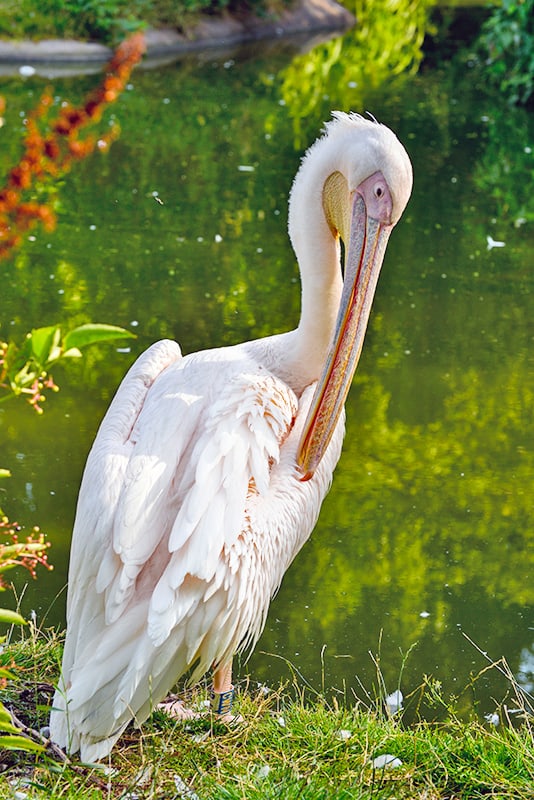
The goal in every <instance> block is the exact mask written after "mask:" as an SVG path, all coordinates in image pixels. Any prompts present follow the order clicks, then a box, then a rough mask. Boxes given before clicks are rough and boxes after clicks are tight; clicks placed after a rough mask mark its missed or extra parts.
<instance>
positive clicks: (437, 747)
mask: <svg viewBox="0 0 534 800" xmlns="http://www.w3.org/2000/svg"><path fill="white" fill-rule="evenodd" d="M60 654H61V643H60V642H59V641H58V638H57V637H56V636H54V635H47V636H43V635H42V634H37V633H36V632H35V631H33V632H31V633H30V635H29V636H27V638H26V639H25V641H23V642H22V643H18V644H14V645H12V646H10V647H9V648H8V649H7V652H4V653H3V655H2V658H3V660H4V662H5V661H6V660H7V659H9V660H10V661H11V660H12V659H13V660H14V661H15V663H16V665H17V676H18V679H17V682H16V683H14V684H12V685H8V686H7V687H6V688H5V690H4V691H3V696H2V699H3V701H4V702H5V703H6V704H11V705H12V707H13V709H14V711H15V714H16V715H17V717H18V718H19V719H20V720H22V722H23V723H24V724H26V725H27V726H29V728H31V729H34V730H36V731H37V730H39V728H40V727H42V726H43V725H44V724H46V720H47V716H48V705H49V703H50V702H51V692H52V686H51V684H52V683H53V681H54V680H55V679H56V677H57V671H58V663H59V660H60ZM205 698H206V690H205V688H202V687H201V688H198V689H195V690H194V691H193V692H192V693H191V694H190V696H189V698H188V702H189V703H190V704H192V705H193V706H195V705H196V706H197V707H199V708H201V707H202V701H203V700H204V699H205ZM519 699H520V698H519ZM238 708H239V711H240V712H241V714H242V715H243V717H244V718H245V720H246V721H245V723H244V724H243V725H239V726H236V727H234V728H227V727H225V726H222V725H220V724H214V723H213V719H212V718H211V717H210V716H209V715H205V716H203V717H202V718H201V719H198V720H195V721H193V722H189V723H183V722H180V723H178V722H174V721H173V720H170V719H168V718H167V717H166V716H165V715H163V714H161V713H155V714H154V715H153V717H152V718H151V720H150V721H149V722H148V723H147V724H145V725H144V726H143V728H142V729H141V731H138V730H135V729H131V730H130V729H129V730H128V731H127V732H126V733H125V735H124V736H123V737H122V738H121V740H120V741H119V743H118V745H117V746H116V747H115V749H114V750H113V752H112V755H111V758H110V760H109V763H107V764H105V765H103V766H102V767H99V768H94V767H93V768H91V767H87V766H84V765H82V764H80V762H79V760H78V759H77V758H73V759H72V762H62V761H61V760H60V758H59V757H58V754H57V753H56V754H54V753H52V752H51V751H50V750H48V751H47V752H46V753H45V754H44V755H42V756H37V757H36V756H33V755H29V754H24V753H17V752H11V753H7V754H0V763H1V764H2V767H1V768H3V770H4V771H3V773H2V775H1V777H0V798H2V800H3V798H13V797H15V796H16V795H15V792H16V791H18V792H20V795H19V797H21V798H22V797H27V798H72V799H73V798H77V799H78V800H89V799H90V798H91V799H92V798H102V797H109V798H124V800H126V798H127V797H129V798H130V800H133V798H134V797H135V798H139V800H141V798H143V799H144V798H147V799H148V798H158V799H159V798H161V799H162V800H163V798H179V797H184V798H190V800H194V798H195V797H196V798H198V800H205V799H206V798H210V799H213V800H238V799H239V800H275V798H280V800H293V799H294V800H296V799H297V798H299V800H326V799H327V798H328V799H329V800H330V798H332V799H335V800H345V799H348V798H354V799H355V800H364V799H365V800H371V798H372V800H383V799H385V798H391V799H393V798H395V800H452V798H454V800H463V799H464V798H465V800H476V799H477V798H489V797H491V798H492V799H493V800H495V798H503V799H504V798H521V799H522V798H525V800H526V798H531V799H532V798H534V732H533V728H532V725H531V723H532V718H530V720H529V718H528V716H527V717H525V719H524V720H523V722H522V723H520V724H519V725H518V726H514V727H513V726H512V725H509V724H506V723H505V724H504V725H500V726H499V727H498V728H494V727H490V726H486V725H481V724H480V723H479V722H477V721H472V722H469V723H467V724H466V723H463V722H461V721H460V720H459V719H458V718H457V717H456V716H455V714H454V711H453V710H451V709H450V710H449V714H448V719H447V721H446V722H443V723H440V724H439V725H438V724H430V723H427V722H419V723H418V724H415V725H413V726H405V725H404V724H403V723H402V720H401V719H397V718H391V717H389V716H388V715H387V714H386V713H385V712H384V711H383V710H382V709H381V706H380V703H376V704H375V703H373V708H368V707H364V706H363V705H361V704H359V705H356V706H352V707H350V708H349V707H342V706H340V705H339V704H338V702H337V701H336V700H335V699H333V700H331V701H328V700H327V699H326V698H323V697H320V696H318V697H316V698H315V699H314V700H313V702H308V701H306V700H305V699H304V697H303V695H302V694H301V692H300V690H299V689H298V688H297V687H295V686H293V687H289V688H287V687H286V688H279V689H278V690H276V691H271V692H268V693H265V692H264V691H259V690H258V689H255V688H252V687H251V685H248V686H247V685H243V686H241V687H240V691H239V697H238ZM524 710H525V711H527V709H524ZM383 754H391V755H393V756H395V757H397V758H398V759H400V761H401V762H402V764H401V765H400V766H398V767H396V768H393V769H376V768H374V767H373V760H374V759H375V758H376V757H377V756H379V755H383ZM188 791H189V794H188V793H187V792H188Z"/></svg>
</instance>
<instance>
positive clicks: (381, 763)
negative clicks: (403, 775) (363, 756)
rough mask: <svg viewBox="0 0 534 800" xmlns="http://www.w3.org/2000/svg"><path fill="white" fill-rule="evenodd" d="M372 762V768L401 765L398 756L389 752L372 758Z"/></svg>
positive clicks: (394, 767)
mask: <svg viewBox="0 0 534 800" xmlns="http://www.w3.org/2000/svg"><path fill="white" fill-rule="evenodd" d="M372 764H373V767H374V769H396V768H397V767H402V761H401V760H400V758H397V757H396V756H392V755H391V754H390V753H383V754H382V755H380V756H377V757H376V758H373V762H372Z"/></svg>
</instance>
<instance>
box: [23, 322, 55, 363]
mask: <svg viewBox="0 0 534 800" xmlns="http://www.w3.org/2000/svg"><path fill="white" fill-rule="evenodd" d="M28 338H29V340H30V344H31V353H32V356H33V358H34V359H35V361H37V363H38V364H40V365H44V364H46V363H47V362H49V361H55V360H56V359H57V358H58V356H59V355H60V350H59V347H58V345H59V341H60V338H61V328H58V327H57V325H51V326H49V327H47V328H35V329H34V330H33V331H32V332H31V333H30V335H29V337H28Z"/></svg>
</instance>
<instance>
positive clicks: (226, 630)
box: [51, 114, 411, 761]
mask: <svg viewBox="0 0 534 800" xmlns="http://www.w3.org/2000/svg"><path fill="white" fill-rule="evenodd" d="M336 175H341V176H342V179H343V180H342V182H341V183H340V182H339V180H337V179H335V180H333V181H332V180H330V179H331V178H332V177H333V176H336ZM376 175H378V176H379V179H378V178H375V176H376ZM370 177H371V178H372V179H373V181H374V182H372V185H371V184H369V183H368V182H369V179H370ZM377 180H378V183H377ZM340 186H341V190H340ZM369 187H370V188H369ZM377 187H379V188H377ZM410 190H411V167H410V163H409V159H408V157H407V155H406V153H405V151H404V149H403V148H402V146H401V145H400V143H399V142H398V140H397V139H396V137H395V136H394V134H392V133H391V131H389V130H388V129H387V128H385V127H384V126H382V125H378V124H377V123H375V122H371V121H368V120H363V119H362V118H361V117H358V116H356V115H350V116H349V115H345V114H336V115H335V119H334V121H333V122H331V123H329V125H328V126H327V132H326V135H325V136H324V137H323V138H321V139H320V140H319V141H318V142H317V143H316V144H315V145H314V146H313V147H312V148H311V149H310V151H309V153H308V155H307V157H306V158H305V159H304V161H303V164H302V166H301V170H300V171H299V173H298V175H297V178H296V180H295V184H294V187H293V190H292V195H291V203H290V223H289V229H290V235H291V238H292V242H293V246H294V248H295V252H296V254H297V258H298V261H299V266H300V270H301V274H302V285H303V297H302V315H301V321H300V324H299V327H298V328H297V329H296V330H295V331H292V332H290V333H286V334H281V335H278V336H273V337H269V338H267V339H263V340H256V341H252V342H246V343H243V344H240V345H236V346H234V347H227V348H220V349H214V350H206V351H202V352H199V353H194V354H191V355H188V356H185V357H182V355H181V352H180V349H179V347H178V345H177V344H176V343H174V342H170V341H163V342H158V343H157V344H155V345H153V346H152V347H151V348H150V349H149V350H147V351H146V352H145V353H144V354H143V355H142V356H141V357H140V358H139V359H138V360H137V362H136V363H135V364H134V365H133V367H132V368H131V369H130V371H129V372H128V374H127V376H126V377H125V379H124V381H123V383H122V384H121V386H120V387H119V390H118V392H117V394H116V396H115V398H114V400H113V402H112V403H111V406H110V408H109V410H108V412H107V414H106V416H105V418H104V420H103V422H102V425H101V427H100V430H99V432H98V435H97V437H96V440H95V443H94V445H93V448H92V450H91V453H90V455H89V457H88V461H87V465H86V469H85V473H84V477H83V481H82V485H81V489H80V495H79V501H78V508H77V514H76V521H75V526H74V533H73V540H72V549H71V561H70V568H69V591H68V604H67V638H66V643H65V651H64V658H63V667H62V676H61V679H60V682H59V685H58V690H57V692H56V696H55V699H54V706H53V711H52V714H51V732H52V738H53V740H54V741H55V742H57V743H58V744H59V745H61V746H63V747H66V748H67V749H68V750H69V752H76V751H77V750H78V749H80V750H81V757H82V759H83V760H85V761H96V760H98V759H101V758H103V757H105V756H106V755H107V754H108V753H109V751H110V750H111V748H112V746H113V744H114V743H115V741H116V740H117V738H118V737H119V736H120V734H121V733H122V731H123V730H124V728H125V727H126V726H127V725H128V723H129V722H130V721H132V720H134V721H135V722H136V724H138V725H139V724H141V723H142V722H143V721H144V720H145V719H146V718H147V717H148V715H149V714H150V713H151V711H152V709H153V707H154V705H155V704H156V703H157V702H158V701H159V700H161V698H163V697H164V696H165V695H166V693H167V692H168V691H169V689H170V688H171V687H172V686H173V684H174V683H175V682H176V680H177V679H178V678H179V677H180V676H181V675H183V674H184V673H185V672H186V671H188V670H191V669H192V680H196V679H198V678H199V677H200V676H201V675H202V674H204V673H205V672H206V671H207V670H209V669H211V668H214V669H215V670H217V669H221V668H223V667H225V666H228V665H231V660H232V657H233V656H234V654H235V653H236V652H238V651H240V650H242V649H243V648H245V647H252V646H253V645H254V644H255V642H256V641H257V639H258V637H259V635H260V634H261V632H262V629H263V626H264V624H265V618H266V615H267V611H268V607H269V602H270V600H271V598H272V596H273V595H274V593H275V592H276V591H277V589H278V587H279V586H280V583H281V581H282V578H283V575H284V573H285V571H286V570H287V568H288V566H289V565H290V563H291V561H292V560H293V558H294V557H295V555H296V554H297V552H298V551H299V549H300V548H301V547H302V545H303V544H304V542H305V541H306V539H307V538H308V537H309V535H310V533H311V531H312V529H313V527H314V525H315V523H316V520H317V517H318V514H319V510H320V506H321V503H322V500H323V498H324V496H325V494H326V493H327V491H328V488H329V485H330V482H331V478H332V473H333V470H334V468H335V465H336V463H337V461H338V459H339V456H340V452H341V444H342V439H343V432H344V417H343V412H342V411H340V412H339V417H338V416H337V413H338V412H336V415H335V418H333V417H332V415H331V413H330V411H331V399H330V397H327V398H326V400H325V399H324V397H323V396H322V395H321V392H324V391H325V387H329V388H328V391H330V389H331V387H332V384H334V383H335V384H336V385H337V384H338V383H339V382H340V381H341V382H343V381H344V386H343V387H342V389H341V390H340V391H342V392H345V394H346V391H348V384H350V380H351V378H352V372H353V370H354V368H355V363H354V364H353V365H350V367H347V362H346V358H344V360H342V364H341V366H340V367H339V368H338V366H337V361H336V359H337V357H338V356H337V355H336V352H337V351H336V347H337V350H338V351H339V352H343V353H345V351H346V350H347V349H349V350H350V349H355V350H356V351H357V353H356V360H357V355H358V354H359V349H361V341H360V339H363V333H364V332H365V325H366V322H367V316H368V313H369V307H370V298H369V293H370V294H371V299H372V292H373V291H374V284H375V283H376V277H377V270H378V269H379V268H380V261H381V250H380V247H378V249H377V252H378V255H377V254H376V253H375V250H374V249H372V248H371V249H372V252H370V251H369V252H370V254H369V253H368V251H367V250H366V249H365V248H366V247H367V245H366V244H365V241H363V240H364V239H368V240H370V238H371V233H370V232H369V230H370V229H369V224H370V222H372V219H371V218H373V219H375V220H376V219H378V222H379V223H380V224H379V228H380V230H386V229H387V232H389V230H390V228H391V227H392V225H394V224H395V222H396V221H397V220H398V218H399V216H400V214H401V213H402V210H403V208H404V206H405V204H406V202H407V200H408V197H409V194H410ZM384 194H385V195H386V201H387V202H386V201H384V200H383V197H384ZM362 198H363V199H362ZM379 201H380V202H379ZM358 202H360V204H363V205H364V206H365V208H366V209H367V212H368V211H369V209H370V208H371V209H374V210H375V211H376V212H377V213H376V214H368V221H367V222H365V213H364V211H362V208H363V206H362V205H360V206H358V208H357V211H355V212H354V215H353V216H351V208H352V207H353V206H356V205H357V203H358ZM383 202H386V208H385V210H384V208H383V206H382V205H381V203H383ZM377 203H378V205H377ZM377 209H378V210H377ZM362 214H363V215H364V216H363V217H362ZM355 219H357V220H359V221H361V220H362V219H363V223H362V224H364V225H367V228H368V231H367V234H366V235H365V236H363V235H362V233H361V231H360V233H359V234H358V237H359V238H358V244H357V246H356V245H350V243H349V238H350V237H349V233H350V230H351V228H352V227H355V223H354V222H353V220H355ZM360 227H361V226H360ZM338 233H339V234H341V236H342V237H343V238H344V239H345V247H346V250H347V256H346V259H345V286H346V285H347V282H348V280H349V278H348V277H347V272H348V271H349V266H350V264H349V261H350V259H351V255H350V250H351V247H352V249H353V250H357V251H358V255H357V260H358V264H359V266H358V267H357V269H356V272H357V275H356V276H355V279H354V286H353V287H352V299H351V300H350V302H351V303H352V302H356V305H357V304H358V302H359V303H360V307H357V310H356V312H355V313H356V314H357V316H358V319H360V318H361V321H360V322H358V325H359V327H360V328H363V332H362V330H359V332H356V333H355V335H354V336H355V339H356V341H355V340H354V337H353V339H351V343H350V345H347V344H346V342H344V341H342V342H341V344H340V336H341V334H342V333H343V332H344V330H345V327H346V325H345V322H344V321H343V320H340V319H339V318H338V321H337V323H336V317H338V309H339V307H340V304H341V306H343V304H344V299H343V298H344V296H345V292H346V291H348V290H347V289H346V288H344V286H343V280H342V276H341V270H340V254H339V242H338V238H339V237H338ZM352 235H353V234H351V236H352ZM373 235H374V233H373ZM362 237H363V238H362ZM386 238H387V237H386ZM350 241H352V239H351V240H350ZM377 241H378V239H377ZM384 246H385V243H384ZM367 261H369V262H370V263H371V265H373V263H374V262H376V263H374V266H373V269H374V270H375V271H376V276H375V277H374V278H373V280H372V281H371V282H370V289H368V288H367V282H365V281H367V278H366V279H365V281H364V283H365V286H364V288H363V289H362V290H361V291H360V290H359V289H358V286H359V284H360V283H361V281H362V277H361V275H362V274H363V273H364V272H365V270H364V267H365V264H366V263H367ZM373 281H374V282H373ZM360 295H361V297H360ZM354 296H356V299H354ZM358 298H360V299H358ZM333 336H334V337H335V342H334V345H333V346H332V348H331V350H330V352H331V355H330V359H329V362H328V363H329V364H330V367H329V369H327V370H326V372H325V373H324V374H323V378H322V380H321V381H320V385H319V387H317V389H316V382H317V380H318V379H319V377H320V375H321V371H322V369H323V366H324V365H325V362H327V355H328V352H329V346H330V345H331V340H332V339H333ZM336 342H337V344H336ZM334 351H336V352H334ZM332 353H333V355H332ZM351 370H352V372H351ZM341 373H344V374H343V376H342V378H340V377H339V375H340V374H341ZM345 373H350V374H345ZM314 392H315V395H314ZM343 400H344V396H342V397H341V400H340V401H338V405H339V409H342V405H343ZM310 408H311V409H312V410H311V412H310V418H308V412H309V411H310ZM321 426H322V428H325V426H326V428H327V430H326V432H324V431H323V432H322V434H321V435H322V438H323V442H322V444H321V446H320V448H319V450H318V454H315V450H316V447H315V445H314V444H312V445H311V447H312V450H313V451H314V455H313V457H311V460H310V458H308V456H307V455H306V448H307V445H306V446H305V445H304V439H305V437H306V436H307V437H308V439H310V440H314V441H315V433H316V429H317V427H320V428H321ZM312 462H313V463H312ZM310 464H311V466H310Z"/></svg>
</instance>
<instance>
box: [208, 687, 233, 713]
mask: <svg viewBox="0 0 534 800" xmlns="http://www.w3.org/2000/svg"><path fill="white" fill-rule="evenodd" d="M233 701H234V690H233V688H232V689H229V690H228V691H227V692H221V693H220V694H219V693H218V692H214V691H213V689H212V690H211V710H212V711H213V713H214V714H219V715H220V716H222V715H223V714H230V712H231V711H232V703H233Z"/></svg>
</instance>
